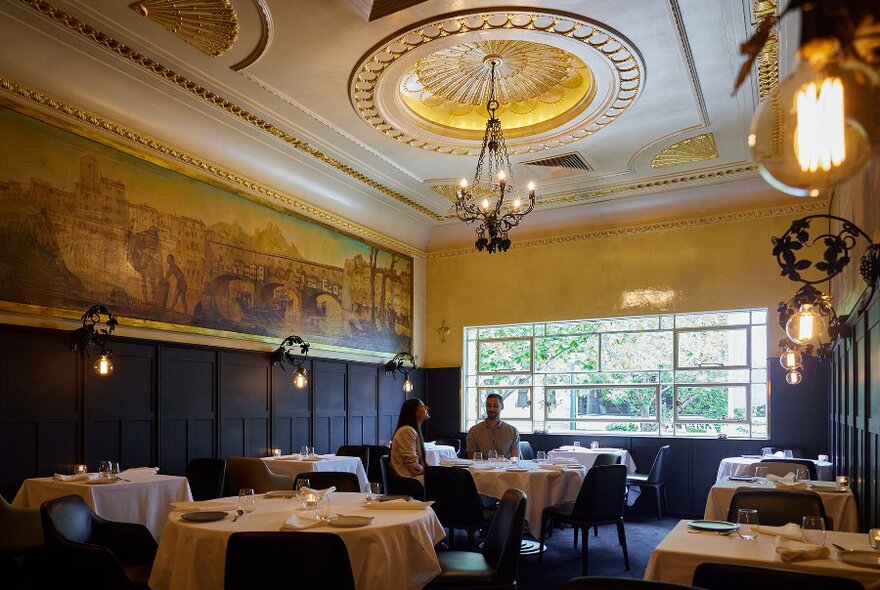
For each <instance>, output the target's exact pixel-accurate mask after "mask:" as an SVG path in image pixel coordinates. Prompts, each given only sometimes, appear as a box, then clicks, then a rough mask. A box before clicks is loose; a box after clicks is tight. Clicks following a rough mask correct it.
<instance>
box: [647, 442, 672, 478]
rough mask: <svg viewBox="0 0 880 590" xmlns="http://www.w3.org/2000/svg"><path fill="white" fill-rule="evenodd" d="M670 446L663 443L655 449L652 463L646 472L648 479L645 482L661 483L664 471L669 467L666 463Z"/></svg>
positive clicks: (664, 474) (664, 475)
mask: <svg viewBox="0 0 880 590" xmlns="http://www.w3.org/2000/svg"><path fill="white" fill-rule="evenodd" d="M670 448H671V447H670V445H663V446H662V447H660V450H659V451H657V456H656V457H654V464H653V465H651V471H650V472H649V473H648V479H647V481H646V482H645V483H663V481H664V478H665V477H666V471H667V470H668V469H669V468H668V467H667V464H668V463H669V453H670Z"/></svg>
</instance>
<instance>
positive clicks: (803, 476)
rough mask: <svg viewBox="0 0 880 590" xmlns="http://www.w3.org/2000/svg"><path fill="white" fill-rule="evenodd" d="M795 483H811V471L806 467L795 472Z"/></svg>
mask: <svg viewBox="0 0 880 590" xmlns="http://www.w3.org/2000/svg"><path fill="white" fill-rule="evenodd" d="M794 480H795V481H810V471H809V470H808V469H807V468H806V467H798V468H797V469H795V470H794Z"/></svg>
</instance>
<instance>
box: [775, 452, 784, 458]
mask: <svg viewBox="0 0 880 590" xmlns="http://www.w3.org/2000/svg"><path fill="white" fill-rule="evenodd" d="M773 456H774V457H779V458H780V459H785V452H784V451H776V452H775V453H773Z"/></svg>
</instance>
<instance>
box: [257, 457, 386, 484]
mask: <svg viewBox="0 0 880 590" xmlns="http://www.w3.org/2000/svg"><path fill="white" fill-rule="evenodd" d="M261 458H262V459H263V461H265V462H266V465H268V466H269V469H270V470H271V471H273V472H275V473H279V474H281V475H289V476H290V477H296V476H297V475H299V474H300V473H307V472H309V471H343V472H345V473H354V474H355V475H357V478H358V483H360V486H361V491H362V492H369V491H370V482H369V480H368V479H367V472H366V470H365V469H364V463H363V461H361V460H360V458H359V457H340V456H337V455H321V460H320V461H300V460H299V455H283V456H281V457H261Z"/></svg>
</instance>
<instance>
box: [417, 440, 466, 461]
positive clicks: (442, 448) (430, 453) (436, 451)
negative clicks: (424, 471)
mask: <svg viewBox="0 0 880 590" xmlns="http://www.w3.org/2000/svg"><path fill="white" fill-rule="evenodd" d="M443 457H447V458H449V459H455V458H456V457H458V454H457V453H456V452H455V447H453V446H451V445H435V444H431V443H425V463H427V464H428V465H440V459H441V458H443Z"/></svg>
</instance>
